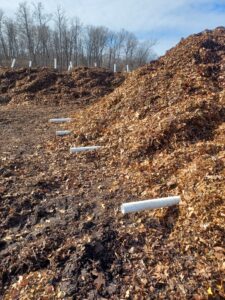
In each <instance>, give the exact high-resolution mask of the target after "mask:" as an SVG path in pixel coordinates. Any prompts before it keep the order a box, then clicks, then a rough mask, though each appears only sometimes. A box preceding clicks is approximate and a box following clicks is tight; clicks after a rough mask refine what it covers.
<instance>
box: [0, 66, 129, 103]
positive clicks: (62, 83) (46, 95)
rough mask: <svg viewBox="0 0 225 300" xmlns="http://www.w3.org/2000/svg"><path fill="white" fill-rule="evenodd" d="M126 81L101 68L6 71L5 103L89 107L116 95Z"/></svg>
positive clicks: (1, 83)
mask: <svg viewBox="0 0 225 300" xmlns="http://www.w3.org/2000/svg"><path fill="white" fill-rule="evenodd" d="M123 80H124V76H123V75H122V74H120V73H117V74H114V73H113V72H111V71H109V70H106V69H101V68H87V67H79V68H75V69H73V71H72V72H63V73H59V72H56V71H53V70H50V69H47V68H43V69H31V70H29V69H18V70H2V71H1V73H0V91H1V98H0V102H1V103H9V102H10V103H11V104H12V105H15V104H24V103H28V104H30V103H31V104H42V105H43V104H47V105H50V104H53V105H56V104H58V105H62V104H65V103H71V102H73V103H76V104H80V105H81V106H82V105H85V104H89V103H90V102H92V101H94V100H96V99H98V98H99V97H101V96H104V95H106V94H108V93H110V92H112V91H113V90H114V89H115V88H116V87H118V86H119V85H120V84H121V83H122V82H123Z"/></svg>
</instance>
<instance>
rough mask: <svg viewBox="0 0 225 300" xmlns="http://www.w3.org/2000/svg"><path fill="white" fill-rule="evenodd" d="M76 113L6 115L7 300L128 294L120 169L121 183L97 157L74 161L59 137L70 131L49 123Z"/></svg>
mask: <svg viewBox="0 0 225 300" xmlns="http://www.w3.org/2000/svg"><path fill="white" fill-rule="evenodd" d="M74 110H76V108H75V107H69V106H65V107H54V108H53V107H50V108H47V107H46V106H45V107H40V106H38V107H36V106H33V107H31V106H20V107H13V108H12V107H10V106H8V107H7V106H1V108H0V127H1V148H0V151H1V169H0V172H1V179H0V180H1V190H0V197H1V204H0V205H1V209H0V214H1V220H2V221H1V224H0V269H1V273H0V277H1V282H0V291H1V295H3V294H4V297H3V299H56V298H59V299H70V297H73V299H84V298H85V297H87V298H88V299H96V297H97V298H99V299H101V298H104V297H107V298H111V296H110V295H112V294H117V293H118V294H120V293H121V291H120V290H119V289H118V287H116V286H117V285H116V281H117V280H118V279H119V277H120V272H121V268H122V263H121V258H120V255H121V254H119V245H120V243H121V241H120V240H119V239H118V240H117V239H116V237H117V235H118V231H117V229H116V228H115V227H114V225H113V224H114V217H113V215H114V216H115V215H117V214H118V208H119V206H118V203H117V202H116V200H117V201H118V200H119V199H121V197H122V198H127V199H128V195H129V194H128V193H127V196H126V197H125V194H124V195H123V194H121V193H124V192H120V193H118V188H113V187H112V186H113V184H112V181H113V180H115V178H116V177H117V175H116V172H115V169H116V168H115V167H113V166H111V167H110V169H111V171H112V172H114V173H115V176H114V178H111V177H110V176H111V175H110V174H109V175H108V177H107V172H106V171H105V172H106V174H105V176H104V177H102V168H103V166H104V167H105V164H106V163H105V162H104V159H103V160H102V162H101V160H100V156H99V155H98V153H93V152H92V153H91V152H90V153H87V154H81V155H79V156H76V155H75V156H74V155H71V154H70V153H69V147H70V146H72V145H73V144H69V142H68V144H67V143H66V142H64V143H61V138H56V137H55V130H56V129H57V128H60V127H61V128H62V127H63V126H62V125H61V126H59V125H52V124H49V123H48V119H49V118H52V117H62V116H70V115H72V114H73V112H74ZM64 139H65V138H64ZM51 143H52V147H53V149H52V150H51V151H50V150H48V149H49V148H51ZM55 144H57V145H58V149H57V150H56V151H55V153H54V147H55ZM46 145H48V148H46ZM112 199H114V201H115V204H114V203H112V201H111V200H112ZM120 201H121V200H120ZM105 211H106V214H105ZM116 248H118V254H116V252H115V251H116ZM27 276H28V278H29V279H27ZM117 277H118V279H116V278H117ZM43 282H44V283H43ZM103 287H104V289H103ZM106 287H107V288H106ZM120 289H123V287H122V286H121V287H120ZM122 293H124V294H125V293H126V291H125V289H124V291H123V292H122ZM45 297H47V298H45ZM115 299H119V298H118V297H117V296H115Z"/></svg>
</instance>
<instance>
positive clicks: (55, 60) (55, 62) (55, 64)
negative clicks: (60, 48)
mask: <svg viewBox="0 0 225 300" xmlns="http://www.w3.org/2000/svg"><path fill="white" fill-rule="evenodd" d="M54 69H55V70H56V69H57V59H56V58H54Z"/></svg>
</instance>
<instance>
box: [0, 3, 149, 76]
mask: <svg viewBox="0 0 225 300" xmlns="http://www.w3.org/2000/svg"><path fill="white" fill-rule="evenodd" d="M52 20H53V21H54V22H53V24H54V26H52V22H51V21H52ZM153 45H154V43H153V42H151V41H150V42H148V41H147V42H142V43H140V42H139V41H138V39H137V37H136V36H135V35H134V34H133V33H131V32H129V31H126V30H124V29H122V30H120V31H119V32H115V31H112V30H109V29H108V28H106V27H103V26H83V25H82V24H81V23H80V21H79V19H78V18H75V19H72V20H69V19H67V17H66V14H65V12H64V10H63V9H62V8H61V7H57V10H56V13H55V15H54V18H52V16H51V15H50V14H47V13H46V12H45V9H44V7H43V4H42V3H41V2H38V3H36V4H34V5H33V6H31V7H30V6H29V5H28V4H27V3H26V2H22V3H20V4H19V7H18V10H17V14H16V19H10V18H7V17H5V16H4V13H3V11H2V10H0V62H1V63H4V62H6V61H9V60H10V59H11V58H13V57H16V58H17V59H18V60H20V61H21V62H22V61H24V60H28V59H29V60H32V61H33V63H34V64H36V65H37V66H43V65H52V64H53V60H54V58H57V61H58V67H59V68H60V69H61V70H62V69H67V68H68V64H69V62H70V61H72V62H73V64H74V65H75V66H79V65H83V66H90V67H91V66H94V64H95V63H97V65H98V66H99V67H106V68H111V69H112V68H113V65H114V63H116V64H117V66H118V70H123V69H124V66H125V65H126V64H129V67H130V68H131V69H134V68H137V67H138V66H140V65H143V64H145V63H147V62H149V60H150V59H151V58H152V56H153V52H152V47H153ZM23 64H24V62H23Z"/></svg>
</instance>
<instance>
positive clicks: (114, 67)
mask: <svg viewBox="0 0 225 300" xmlns="http://www.w3.org/2000/svg"><path fill="white" fill-rule="evenodd" d="M113 69H114V73H116V64H114V66H113Z"/></svg>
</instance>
